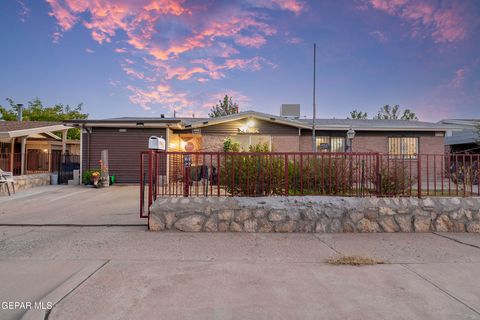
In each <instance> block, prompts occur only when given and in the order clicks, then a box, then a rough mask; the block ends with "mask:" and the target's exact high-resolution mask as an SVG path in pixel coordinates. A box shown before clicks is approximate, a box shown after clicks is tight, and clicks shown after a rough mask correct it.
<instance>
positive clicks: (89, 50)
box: [85, 48, 95, 53]
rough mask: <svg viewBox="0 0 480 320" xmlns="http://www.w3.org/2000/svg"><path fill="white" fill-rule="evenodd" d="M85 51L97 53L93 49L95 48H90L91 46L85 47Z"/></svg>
mask: <svg viewBox="0 0 480 320" xmlns="http://www.w3.org/2000/svg"><path fill="white" fill-rule="evenodd" d="M85 52H86V53H95V51H93V50H92V49H90V48H86V49H85Z"/></svg>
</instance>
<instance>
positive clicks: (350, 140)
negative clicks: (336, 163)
mask: <svg viewBox="0 0 480 320" xmlns="http://www.w3.org/2000/svg"><path fill="white" fill-rule="evenodd" d="M353 138H355V130H353V129H352V127H350V129H348V131H347V140H348V151H349V152H352V151H353Z"/></svg>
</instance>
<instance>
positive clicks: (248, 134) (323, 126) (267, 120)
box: [68, 111, 452, 183]
mask: <svg viewBox="0 0 480 320" xmlns="http://www.w3.org/2000/svg"><path fill="white" fill-rule="evenodd" d="M68 124H70V125H74V126H77V127H80V128H82V135H81V142H80V144H81V158H82V161H81V163H82V164H81V170H91V169H96V168H98V161H99V160H100V153H101V151H102V150H105V149H107V150H108V151H109V169H110V172H111V174H114V175H115V176H116V178H117V181H118V182H121V183H122V182H124V183H134V182H138V181H139V162H140V160H139V159H140V152H141V151H144V150H146V149H147V144H148V138H149V137H150V136H162V137H164V138H165V139H166V142H167V151H188V152H196V151H209V152H213V151H222V148H223V142H224V140H225V139H226V138H227V137H231V138H232V139H233V140H235V141H237V142H239V143H240V145H241V147H242V148H243V149H245V150H248V147H249V146H250V145H254V144H258V143H266V144H267V145H268V147H269V149H270V150H271V151H276V152H312V150H313V147H312V141H313V137H312V119H300V118H299V117H284V116H276V115H272V114H266V113H261V112H256V111H245V112H240V113H237V114H233V115H227V116H222V117H217V118H175V117H174V118H165V117H160V118H134V117H133V118H132V117H125V118H114V119H104V120H78V121H69V122H68ZM315 128H316V131H315V136H316V137H315V149H316V151H318V152H345V151H347V150H348V151H350V149H349V141H348V140H347V139H346V133H347V131H348V130H349V129H353V130H354V131H355V137H354V139H353V141H352V146H351V151H353V152H379V153H391V154H403V155H408V156H414V155H415V154H418V153H423V154H443V153H444V148H445V147H444V139H445V136H446V135H448V134H449V132H450V131H451V130H452V126H450V125H446V124H441V123H429V122H421V121H405V120H350V119H317V120H316V121H315Z"/></svg>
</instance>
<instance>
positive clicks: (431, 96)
mask: <svg viewBox="0 0 480 320" xmlns="http://www.w3.org/2000/svg"><path fill="white" fill-rule="evenodd" d="M476 68H478V65H477V64H476V63H475V62H474V63H472V64H469V65H467V66H464V67H462V68H459V69H457V70H456V71H455V72H454V74H453V76H452V78H451V80H450V81H446V82H444V83H440V84H438V85H437V86H434V87H432V88H431V89H430V90H426V91H423V92H422V95H421V96H419V97H417V98H415V99H414V100H413V101H412V102H411V103H409V105H411V106H413V107H412V108H413V109H414V110H415V111H416V113H417V114H418V115H419V117H420V119H421V120H426V121H438V120H440V119H445V118H450V117H452V116H453V115H455V114H457V115H458V112H459V110H461V109H462V108H465V106H477V105H479V104H480V95H478V90H479V87H478V85H475V84H474V83H473V82H472V78H471V74H472V73H473V71H474V70H476Z"/></svg>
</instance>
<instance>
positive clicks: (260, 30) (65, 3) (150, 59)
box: [47, 0, 306, 108]
mask: <svg viewBox="0 0 480 320" xmlns="http://www.w3.org/2000/svg"><path fill="white" fill-rule="evenodd" d="M47 2H48V3H49V5H50V8H51V11H50V15H51V16H52V17H54V18H55V20H56V22H57V25H58V29H57V31H56V32H55V33H54V35H53V39H54V41H55V42H58V41H60V40H61V37H62V35H63V34H64V33H66V32H68V31H69V30H71V29H72V28H73V27H74V26H79V27H83V28H85V29H87V30H88V31H89V32H90V35H91V37H92V39H93V40H95V41H96V42H98V43H99V44H105V43H112V42H117V41H118V40H119V39H118V38H120V42H119V43H121V45H117V46H116V47H117V48H116V49H114V50H115V52H117V53H122V54H124V55H122V57H123V59H122V60H121V61H120V67H121V68H122V70H123V71H124V72H125V73H126V74H127V75H128V76H129V78H130V79H131V80H132V81H135V86H128V87H127V89H128V90H129V92H130V101H131V102H132V103H135V104H139V105H141V106H142V107H143V108H146V107H147V106H150V105H153V104H158V105H161V106H164V107H170V105H171V104H172V103H173V102H175V103H176V104H177V105H176V106H175V107H176V108H182V107H184V106H185V105H187V103H186V102H187V100H188V99H189V97H190V96H191V94H190V93H189V94H187V93H186V92H184V91H182V90H181V88H179V82H181V81H188V80H191V81H195V82H196V83H199V84H200V83H205V82H207V81H209V80H212V79H213V80H215V79H221V78H224V77H226V74H227V73H228V72H229V71H231V70H244V71H258V70H260V69H262V68H263V66H264V65H270V66H272V67H275V65H274V64H273V63H271V62H269V61H267V60H266V59H264V58H263V57H260V56H254V57H253V58H238V57H235V55H237V54H239V53H240V51H239V49H240V48H249V49H251V50H253V49H256V48H260V47H262V46H265V45H266V43H267V42H268V41H269V38H270V37H272V36H273V35H275V34H276V33H277V30H276V28H275V27H274V26H273V23H274V22H275V21H273V20H272V19H271V17H269V15H268V14H266V13H265V12H263V10H259V9H260V8H268V9H269V10H283V11H288V12H292V13H294V14H295V15H298V14H300V13H302V12H304V11H305V10H306V5H305V3H304V2H303V1H298V0H255V1H250V2H249V1H248V0H247V1H245V2H235V1H231V2H230V1H227V2H222V3H220V2H221V1H219V3H217V2H216V1H215V0H214V1H205V2H198V1H187V0H47ZM220 4H221V5H220ZM126 57H132V59H126ZM199 57H205V58H203V59H199ZM133 61H135V64H134V63H130V62H133ZM156 81H160V82H161V85H157V86H155V85H152V83H154V82H156ZM140 82H143V85H142V84H139V83H140ZM165 86H168V88H169V90H164V89H165V88H166V87H165ZM173 86H175V88H177V89H176V90H173V89H172V87H173ZM175 94H176V95H178V97H179V98H178V100H177V101H175V96H174V95H175ZM188 102H190V100H188Z"/></svg>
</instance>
